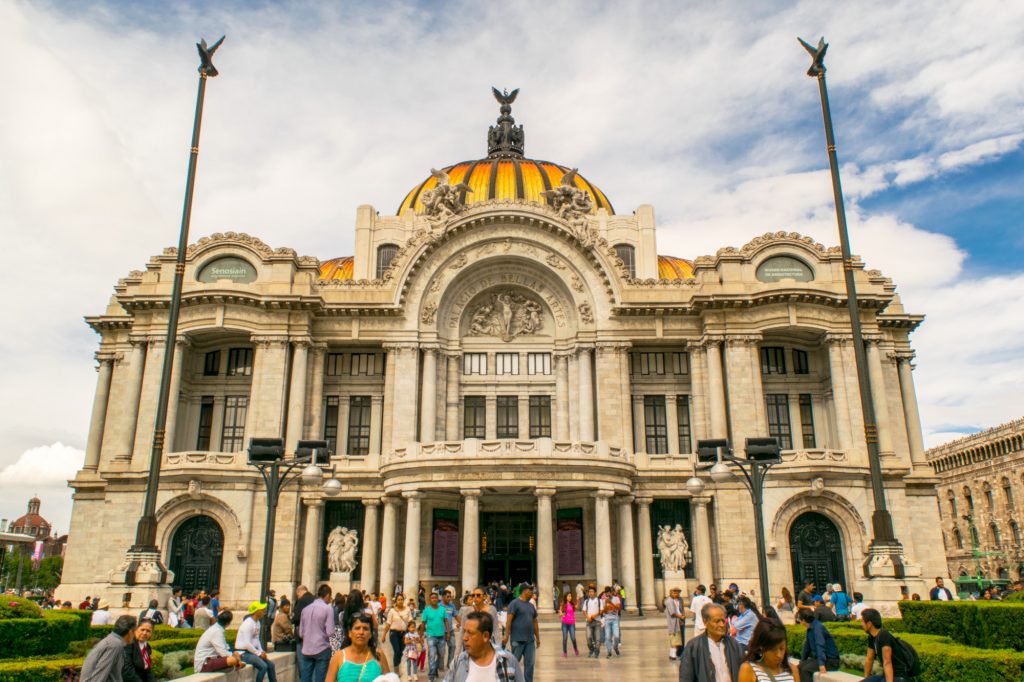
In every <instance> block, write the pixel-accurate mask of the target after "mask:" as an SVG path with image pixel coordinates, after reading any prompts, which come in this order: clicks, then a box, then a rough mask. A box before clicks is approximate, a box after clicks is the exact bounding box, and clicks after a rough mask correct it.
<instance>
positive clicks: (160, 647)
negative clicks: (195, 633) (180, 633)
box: [149, 637, 199, 654]
mask: <svg viewBox="0 0 1024 682" xmlns="http://www.w3.org/2000/svg"><path fill="white" fill-rule="evenodd" d="M197 644H199V638H198V637H192V638H190V639H185V638H183V637H180V638H174V639H160V640H150V642H149V645H150V646H151V647H153V651H162V652H164V653H165V654H166V653H169V652H171V651H195V648H196V645H197Z"/></svg>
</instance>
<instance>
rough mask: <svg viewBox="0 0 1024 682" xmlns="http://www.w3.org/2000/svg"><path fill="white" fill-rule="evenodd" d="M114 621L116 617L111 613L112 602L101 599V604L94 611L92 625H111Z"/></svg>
mask: <svg viewBox="0 0 1024 682" xmlns="http://www.w3.org/2000/svg"><path fill="white" fill-rule="evenodd" d="M113 622H114V617H113V616H112V615H110V602H108V601H107V600H106V599H100V603H99V605H98V606H97V607H96V610H95V611H93V612H92V620H91V621H90V623H91V624H92V625H111V624H113Z"/></svg>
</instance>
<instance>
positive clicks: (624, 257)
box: [615, 244, 636, 278]
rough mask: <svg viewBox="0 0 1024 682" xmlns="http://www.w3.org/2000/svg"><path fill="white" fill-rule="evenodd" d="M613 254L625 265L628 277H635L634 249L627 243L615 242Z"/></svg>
mask: <svg viewBox="0 0 1024 682" xmlns="http://www.w3.org/2000/svg"><path fill="white" fill-rule="evenodd" d="M615 255H616V256H618V257H619V259H620V260H621V261H622V262H623V264H624V265H625V266H626V269H627V270H629V276H630V278H635V277H636V249H634V248H633V247H632V246H630V245H629V244H616V245H615Z"/></svg>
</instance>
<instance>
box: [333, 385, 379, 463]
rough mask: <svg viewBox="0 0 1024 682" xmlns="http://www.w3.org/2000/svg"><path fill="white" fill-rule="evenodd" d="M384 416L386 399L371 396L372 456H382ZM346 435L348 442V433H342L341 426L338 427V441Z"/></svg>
mask: <svg viewBox="0 0 1024 682" xmlns="http://www.w3.org/2000/svg"><path fill="white" fill-rule="evenodd" d="M383 416H384V398H382V397H381V396H379V395H372V396H370V454H371V455H379V454H380V438H381V420H382V419H383ZM343 434H344V436H345V440H346V441H348V433H346V432H344V431H342V427H341V424H339V425H338V439H339V441H340V440H341V437H342V435H343Z"/></svg>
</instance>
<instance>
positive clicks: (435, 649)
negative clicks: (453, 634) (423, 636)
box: [427, 637, 444, 680]
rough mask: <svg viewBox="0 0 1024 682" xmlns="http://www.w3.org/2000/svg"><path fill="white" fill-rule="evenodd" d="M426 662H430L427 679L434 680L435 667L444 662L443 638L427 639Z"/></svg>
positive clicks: (435, 675) (435, 676)
mask: <svg viewBox="0 0 1024 682" xmlns="http://www.w3.org/2000/svg"><path fill="white" fill-rule="evenodd" d="M427 660H428V661H429V662H430V665H429V666H428V668H427V678H428V679H430V680H436V679H437V667H438V666H439V665H440V664H441V661H442V660H444V637H427Z"/></svg>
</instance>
